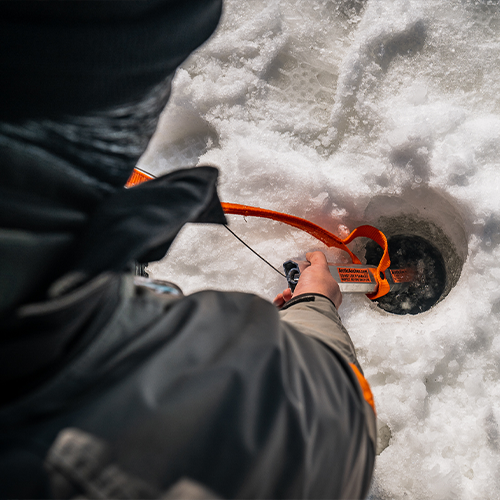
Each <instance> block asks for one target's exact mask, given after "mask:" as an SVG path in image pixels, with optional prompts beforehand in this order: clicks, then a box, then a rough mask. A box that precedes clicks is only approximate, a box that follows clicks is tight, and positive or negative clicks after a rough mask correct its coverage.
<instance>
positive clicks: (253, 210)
mask: <svg viewBox="0 0 500 500" xmlns="http://www.w3.org/2000/svg"><path fill="white" fill-rule="evenodd" d="M153 178H154V176H152V175H151V174H148V173H147V172H144V171H142V170H139V169H134V172H133V173H132V175H131V176H130V178H129V180H128V181H127V184H126V187H132V186H135V185H137V184H141V183H143V182H145V181H148V180H150V179H153ZM221 205H222V208H223V210H224V213H226V214H233V215H243V216H252V217H261V218H266V219H272V220H275V221H277V222H282V223H284V224H287V225H289V226H292V227H295V228H297V229H300V230H302V231H305V232H307V233H308V234H310V235H311V236H314V237H315V238H316V239H318V240H320V241H322V242H323V243H324V244H325V245H327V246H328V247H336V248H339V249H341V250H344V251H345V252H347V253H348V255H349V257H350V258H351V261H352V264H329V269H330V272H331V273H332V275H333V277H334V278H335V279H336V281H337V282H338V283H339V286H340V290H341V291H342V292H347V293H349V292H362V293H366V294H367V296H368V298H370V299H371V300H374V299H377V298H379V297H382V296H384V295H386V294H387V293H389V292H390V291H393V290H397V289H398V288H399V287H402V286H404V283H408V282H410V281H412V279H413V273H412V271H411V270H409V269H389V266H390V264H391V261H390V258H389V250H388V245H387V238H386V237H385V235H384V234H383V233H382V231H379V230H378V229H377V228H375V227H373V226H368V225H364V226H360V227H357V228H356V229H354V231H352V232H351V234H349V236H347V238H344V239H342V238H339V237H338V236H336V235H334V234H332V233H330V232H329V231H327V230H326V229H324V228H322V227H321V226H318V225H316V224H314V223H312V222H310V221H308V220H306V219H301V218H300V217H296V216H294V215H289V214H284V213H281V212H275V211H273V210H267V209H264V208H258V207H251V206H247V205H239V204H236V203H222V204H221ZM360 237H364V238H369V239H371V240H373V241H375V242H376V243H377V244H378V245H380V246H381V247H382V249H383V255H382V258H381V259H380V262H379V264H378V266H369V265H364V264H362V263H361V261H360V260H359V259H358V257H356V255H354V253H352V251H351V250H350V249H349V248H348V247H347V245H348V244H349V243H351V242H352V241H353V240H354V239H356V238H360ZM288 263H290V266H289V267H290V269H292V268H293V265H295V266H296V268H293V273H292V274H293V278H292V282H291V281H290V276H289V275H288V272H287V267H286V265H287V264H288ZM288 263H285V264H284V267H285V272H287V280H288V283H289V285H291V284H292V283H293V280H295V283H296V281H298V277H299V276H300V271H299V269H298V266H297V265H296V264H295V263H294V262H292V261H288Z"/></svg>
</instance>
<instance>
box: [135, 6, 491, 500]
mask: <svg viewBox="0 0 500 500" xmlns="http://www.w3.org/2000/svg"><path fill="white" fill-rule="evenodd" d="M499 35H500V6H499V1H498V0H493V1H492V0H489V1H487V0H484V1H477V0H476V1H474V0H440V1H439V2H435V1H429V0H366V1H364V2H362V1H360V0H337V1H321V0H308V1H307V2H305V1H300V0H288V1H287V0H266V1H261V0H252V1H251V2H239V1H236V0H228V1H226V5H225V13H224V17H223V20H222V22H221V25H220V27H219V29H218V31H217V33H216V35H215V36H214V37H213V38H212V39H211V40H210V41H209V42H208V43H207V44H206V45H205V46H204V47H202V48H201V49H200V50H199V51H198V52H197V53H196V54H195V55H193V56H192V57H191V58H190V60H189V61H188V62H187V63H186V64H185V65H184V66H183V68H181V69H180V70H179V71H178V73H177V76H176V79H175V81H174V90H173V95H172V98H171V101H170V103H169V105H168V107H167V110H166V111H165V113H164V115H163V117H162V121H161V125H160V127H159V129H158V131H157V134H156V135H155V138H154V140H153V142H152V143H151V145H150V148H149V149H148V151H147V152H146V154H145V155H144V157H143V158H142V160H141V164H140V166H141V168H144V169H145V170H147V171H150V172H152V173H154V174H160V173H164V172H168V171H170V170H173V169H176V168H178V167H182V166H192V165H201V164H209V165H215V166H217V167H219V169H220V184H219V192H220V195H221V198H222V200H223V201H229V202H234V203H242V204H248V205H254V206H260V207H264V208H269V209H274V210H279V211H283V212H287V213H291V214H294V215H297V216H301V217H305V218H308V219H309V220H311V221H313V222H316V223H318V224H320V225H322V226H324V227H325V228H327V229H329V230H331V231H332V232H334V233H337V234H339V235H345V234H346V233H347V232H348V231H350V230H352V229H353V228H354V227H356V226H357V225H359V224H361V223H372V224H375V225H376V224H378V223H379V225H380V224H381V225H384V224H385V226H386V227H385V229H387V227H389V228H390V226H391V220H390V217H393V218H395V219H394V221H396V219H397V217H400V218H399V219H397V220H399V222H394V225H398V224H399V226H400V227H404V226H405V222H404V221H405V220H410V219H411V220H413V219H415V220H424V221H425V220H429V221H431V222H432V224H434V225H435V226H437V227H439V228H440V230H442V231H443V232H444V233H446V234H447V237H448V240H446V239H445V240H442V241H441V243H440V244H441V246H442V249H443V250H444V251H445V253H446V251H448V250H450V249H451V250H450V252H451V253H450V255H451V254H453V255H455V257H456V256H457V255H458V257H456V258H455V264H454V266H455V270H454V272H455V274H456V279H455V282H456V283H455V282H454V283H452V286H451V290H450V292H449V294H448V295H447V296H446V298H444V299H443V300H442V301H441V302H439V303H438V304H437V305H435V306H434V307H433V308H432V309H431V310H429V311H427V312H425V313H422V314H419V315H416V316H395V315H391V314H389V313H386V312H384V311H382V310H380V309H379V308H377V307H376V305H375V304H373V303H371V302H370V301H369V300H368V299H367V298H366V297H364V296H359V295H350V296H347V295H345V296H344V303H343V305H342V307H341V309H340V313H341V316H342V319H343V322H344V324H345V326H346V327H347V329H348V331H349V332H350V334H351V336H352V338H353V341H354V343H355V345H356V346H357V350H358V355H359V358H360V362H361V364H362V366H363V368H364V370H365V374H366V376H367V378H368V380H369V382H370V384H371V386H372V389H373V392H374V395H375V400H376V403H377V408H378V417H379V420H380V425H381V427H382V432H381V434H383V435H384V436H385V437H386V439H387V440H388V444H389V445H388V446H387V448H385V450H384V451H382V453H381V454H380V456H379V457H378V459H377V463H376V470H375V476H374V481H373V485H372V490H371V496H372V498H373V499H393V498H394V499H400V498H401V499H402V498H411V499H433V500H439V499H452V498H453V499H455V498H457V499H460V498H463V499H496V498H500V430H499V421H500V383H499V379H500V336H499V335H497V331H498V328H499V323H500V286H499V283H500V231H499V229H500V141H499V136H500V91H499V90H500V89H499V86H500V62H499V61H500V38H499ZM384 216H387V217H389V219H386V220H385V222H384V219H383V218H384ZM229 219H230V223H231V227H232V229H233V230H234V231H235V232H236V233H238V234H239V235H240V236H241V237H242V238H243V239H245V240H246V241H247V242H248V243H249V244H250V245H252V246H253V247H254V248H255V249H256V250H257V251H258V252H260V253H261V254H262V255H263V256H265V257H266V258H267V259H268V260H270V261H271V262H272V263H273V265H275V266H276V267H281V265H282V263H283V262H284V261H286V260H288V259H289V258H295V259H297V258H303V257H304V254H305V252H306V251H310V250H313V249H322V250H325V248H324V247H323V245H321V244H320V243H318V242H316V241H315V240H314V239H312V238H311V237H309V236H308V235H305V234H301V233H300V232H299V231H296V230H294V229H291V228H288V227H287V226H284V225H281V224H277V223H274V222H271V221H266V220H260V219H254V218H247V219H246V220H245V219H243V218H242V217H237V216H231V217H229ZM401 221H403V222H401ZM410 226H411V224H408V227H410ZM424 226H425V224H424ZM429 227H430V226H429ZM425 231H426V229H425V227H424V232H425ZM429 231H430V230H429ZM431 232H432V231H431ZM428 236H431V237H432V235H428ZM437 239H438V240H439V238H437ZM443 241H444V243H443ZM450 242H451V243H450ZM447 248H448V250H446V249H447ZM326 253H327V255H328V257H329V260H331V261H337V262H339V261H341V259H344V258H345V257H344V256H343V255H341V254H340V253H338V252H337V251H333V250H327V252H326ZM449 259H451V260H452V257H449ZM457 262H458V264H456V263H457ZM462 264H463V267H462ZM457 266H458V267H457ZM150 271H151V272H152V274H153V276H155V277H161V278H165V279H169V280H172V281H174V282H176V283H178V284H179V285H180V286H181V287H182V288H183V290H184V292H185V293H190V292H193V291H196V290H201V289H204V288H215V289H222V290H244V291H249V292H253V293H257V294H259V295H261V296H263V297H266V298H269V299H271V298H272V297H273V296H274V295H275V294H276V293H277V292H279V291H281V290H282V289H283V288H284V286H285V282H284V279H283V278H281V277H280V276H279V275H278V274H277V273H276V272H275V271H273V270H272V269H271V268H269V267H268V266H266V265H265V264H264V263H262V262H261V261H260V260H259V259H257V257H255V256H254V255H253V254H252V253H250V252H249V251H248V250H247V249H246V248H244V247H243V246H242V245H241V244H240V243H239V242H238V241H236V239H235V238H234V237H233V236H231V235H230V234H229V232H228V231H227V230H226V229H224V228H223V227H214V226H208V225H199V226H197V225H189V226H188V227H186V228H185V229H184V230H183V231H182V234H181V235H180V236H179V237H178V239H177V240H176V242H175V244H174V246H173V247H172V249H171V251H170V252H169V255H168V256H167V258H166V259H164V260H163V261H162V262H160V263H157V264H154V265H151V266H150Z"/></svg>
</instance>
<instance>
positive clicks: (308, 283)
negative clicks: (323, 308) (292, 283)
mask: <svg viewBox="0 0 500 500" xmlns="http://www.w3.org/2000/svg"><path fill="white" fill-rule="evenodd" d="M306 259H307V262H299V268H300V278H299V282H298V283H297V286H296V287H295V292H294V293H293V294H292V291H291V290H290V289H289V288H287V289H286V290H284V291H283V293H279V294H278V295H276V297H275V299H274V301H273V304H274V305H275V306H276V307H278V308H280V307H282V306H283V305H284V304H285V303H286V302H288V301H289V300H290V299H291V298H292V297H296V296H297V295H302V294H304V293H319V294H321V295H324V296H325V297H328V298H329V299H330V300H331V301H332V302H333V303H334V304H335V307H336V308H337V309H338V308H339V307H340V304H341V303H342V292H341V291H340V288H339V285H338V283H337V282H336V281H335V280H334V278H333V276H332V275H331V273H330V270H329V269H328V264H327V262H326V257H325V255H324V254H323V252H319V251H318V252H309V253H308V254H306Z"/></svg>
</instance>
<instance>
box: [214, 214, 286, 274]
mask: <svg viewBox="0 0 500 500" xmlns="http://www.w3.org/2000/svg"><path fill="white" fill-rule="evenodd" d="M224 227H225V228H226V229H227V230H228V231H229V232H230V233H231V234H232V235H233V236H234V237H235V238H236V239H237V240H238V241H239V242H241V243H243V245H245V246H246V247H247V248H248V249H249V250H250V251H252V252H253V253H254V254H255V255H257V257H258V258H259V259H261V260H263V261H264V262H265V263H266V264H267V265H268V266H269V267H272V268H273V269H274V270H275V271H276V272H277V273H278V274H280V275H281V276H283V278H286V276H285V275H284V274H283V273H282V272H281V271H279V270H278V269H276V268H275V267H274V266H273V265H272V264H271V263H270V262H268V261H267V260H266V259H264V257H262V255H259V254H258V253H257V252H256V251H255V250H254V249H253V248H252V247H251V246H250V245H248V244H247V243H245V242H244V241H243V240H242V239H241V238H240V237H239V236H238V235H237V234H236V233H235V232H234V231H232V230H231V229H229V227H228V226H227V225H226V224H224Z"/></svg>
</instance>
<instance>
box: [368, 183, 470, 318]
mask: <svg viewBox="0 0 500 500" xmlns="http://www.w3.org/2000/svg"><path fill="white" fill-rule="evenodd" d="M366 215H367V219H368V220H370V223H371V224H373V225H374V226H376V227H378V228H379V229H380V230H382V231H383V232H384V234H385V235H386V236H387V240H388V243H389V256H390V258H391V269H403V268H408V267H409V268H412V269H413V270H414V272H415V278H414V281H413V282H412V283H411V284H409V285H408V286H407V287H406V288H404V289H403V290H400V291H395V292H390V293H389V294H387V295H386V296H384V297H381V298H380V299H378V300H377V301H376V303H377V305H378V306H379V307H380V308H381V309H384V310H385V311H387V312H390V313H394V314H418V313H421V312H424V311H427V310H429V309H430V308H431V307H433V306H434V305H435V304H437V303H438V302H440V301H441V300H443V299H444V298H445V297H446V296H447V295H448V294H449V292H450V291H451V290H452V288H453V287H454V286H455V285H456V284H457V282H458V280H459V278H460V274H461V272H462V267H463V264H464V262H465V259H466V257H467V238H466V234H465V230H464V223H463V219H462V217H461V214H460V211H459V209H458V208H457V207H456V206H454V205H453V203H452V201H449V200H447V199H445V198H444V197H443V196H441V195H440V194H439V193H437V192H436V191H434V190H432V189H429V188H419V189H413V190H411V191H410V192H407V193H404V194H402V195H401V196H379V197H376V198H375V199H372V200H371V202H370V203H369V205H368V207H367V209H366ZM381 256H382V250H381V248H380V247H379V246H378V245H376V244H370V243H369V244H368V245H367V246H366V251H365V258H366V260H367V263H368V264H377V263H378V262H379V261H380V257H381Z"/></svg>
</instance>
